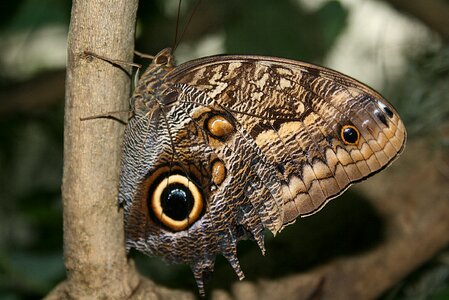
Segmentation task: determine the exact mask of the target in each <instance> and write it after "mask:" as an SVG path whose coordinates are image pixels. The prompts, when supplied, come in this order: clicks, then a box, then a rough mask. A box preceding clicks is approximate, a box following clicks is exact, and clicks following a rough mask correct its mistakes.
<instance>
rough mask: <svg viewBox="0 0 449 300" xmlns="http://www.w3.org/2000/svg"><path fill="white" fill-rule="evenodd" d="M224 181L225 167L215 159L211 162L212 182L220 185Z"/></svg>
mask: <svg viewBox="0 0 449 300" xmlns="http://www.w3.org/2000/svg"><path fill="white" fill-rule="evenodd" d="M225 179H226V167H225V165H224V163H223V162H222V161H221V160H219V159H216V160H214V161H213V162H212V181H213V182H214V183H215V185H220V184H221V183H222V182H223V181H224V180H225Z"/></svg>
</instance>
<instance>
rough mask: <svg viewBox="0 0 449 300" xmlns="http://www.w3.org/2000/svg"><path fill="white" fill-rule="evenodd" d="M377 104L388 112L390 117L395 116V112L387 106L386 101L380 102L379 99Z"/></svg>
mask: <svg viewBox="0 0 449 300" xmlns="http://www.w3.org/2000/svg"><path fill="white" fill-rule="evenodd" d="M377 104H378V105H379V107H380V108H381V109H382V110H383V111H384V112H385V113H386V114H387V116H388V117H389V118H393V116H394V113H393V112H392V111H391V109H389V108H388V106H386V105H385V104H384V103H382V102H380V101H379V100H378V101H377Z"/></svg>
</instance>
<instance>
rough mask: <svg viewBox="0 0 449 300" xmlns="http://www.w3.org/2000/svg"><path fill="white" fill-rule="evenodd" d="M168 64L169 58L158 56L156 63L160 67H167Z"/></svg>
mask: <svg viewBox="0 0 449 300" xmlns="http://www.w3.org/2000/svg"><path fill="white" fill-rule="evenodd" d="M167 62H168V57H167V56H165V55H161V56H157V57H156V58H155V63H156V64H158V65H165V64H166V63H167Z"/></svg>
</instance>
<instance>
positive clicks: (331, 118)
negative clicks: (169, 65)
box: [119, 56, 406, 294]
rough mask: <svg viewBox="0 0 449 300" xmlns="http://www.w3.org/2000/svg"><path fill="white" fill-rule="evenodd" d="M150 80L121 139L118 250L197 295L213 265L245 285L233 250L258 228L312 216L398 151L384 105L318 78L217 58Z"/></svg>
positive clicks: (332, 77)
mask: <svg viewBox="0 0 449 300" xmlns="http://www.w3.org/2000/svg"><path fill="white" fill-rule="evenodd" d="M157 60H158V57H156V59H155V61H157ZM149 78H151V79H150V80H149V81H145V80H146V77H144V78H143V79H142V82H141V83H140V84H139V86H138V88H137V91H136V93H135V95H134V103H135V107H136V108H135V113H136V115H135V116H134V117H133V118H132V119H131V120H130V122H129V124H128V126H127V129H126V132H125V142H124V151H123V157H122V173H121V184H120V190H119V199H120V201H121V203H122V204H123V207H124V210H125V220H126V222H125V223H126V225H125V230H126V234H127V248H128V249H130V248H136V249H138V250H140V251H142V252H145V253H147V254H149V255H157V256H162V257H163V258H164V259H165V260H167V261H169V262H182V263H188V264H190V265H191V267H192V269H193V272H194V275H195V278H196V280H197V283H198V286H199V289H200V293H201V294H203V293H204V287H203V282H204V280H205V278H206V277H207V275H208V273H210V272H211V271H212V270H213V264H214V260H215V256H216V255H217V254H222V255H224V256H225V257H226V258H227V259H228V261H229V262H230V263H231V265H232V266H233V268H234V269H235V271H236V273H237V274H238V276H239V277H240V278H243V273H242V271H241V269H240V266H239V264H238V259H237V255H236V244H237V242H238V241H239V240H241V239H246V238H252V239H254V240H256V242H257V243H258V245H259V247H260V248H261V250H262V252H264V246H263V230H264V228H267V229H269V230H270V231H272V232H273V233H276V232H278V231H279V230H281V229H282V228H283V227H284V226H285V225H286V224H289V223H291V222H293V221H294V220H295V219H296V217H298V216H306V215H310V214H312V213H314V212H316V211H317V210H319V209H320V208H321V207H322V206H323V205H324V204H325V203H326V202H327V201H329V200H330V199H332V198H334V197H336V196H337V195H339V194H340V193H341V192H343V191H344V190H345V189H346V188H347V187H348V186H349V185H350V184H352V183H354V182H357V181H360V180H363V179H365V178H366V177H368V176H370V175H371V174H374V173H376V172H378V171H379V170H381V169H382V168H384V167H385V166H387V165H389V164H390V163H391V162H392V161H393V160H394V159H395V158H396V157H397V156H398V154H399V153H400V152H401V151H402V149H403V147H404V143H405V137H406V133H405V128H404V125H403V123H402V122H401V120H400V118H399V116H398V115H397V113H396V111H395V110H394V109H393V108H392V107H391V105H390V104H388V103H387V102H386V101H385V100H384V99H383V98H382V97H381V96H380V95H379V94H377V93H376V92H374V91H372V90H371V89H369V88H367V87H366V86H364V85H362V84H360V83H359V82H357V81H355V80H353V79H351V78H349V77H346V76H344V75H342V74H340V73H337V72H334V71H330V70H328V69H325V68H320V67H316V66H312V65H308V64H304V63H299V62H295V61H289V60H282V59H277V58H269V57H258V56H218V57H210V58H203V59H199V60H195V61H191V62H188V63H186V64H183V65H181V66H179V67H176V68H174V69H172V70H171V69H170V70H168V72H167V73H164V74H163V75H162V76H159V75H158V76H153V75H152V76H151V77H149ZM155 82H156V83H155ZM149 99H150V100H149Z"/></svg>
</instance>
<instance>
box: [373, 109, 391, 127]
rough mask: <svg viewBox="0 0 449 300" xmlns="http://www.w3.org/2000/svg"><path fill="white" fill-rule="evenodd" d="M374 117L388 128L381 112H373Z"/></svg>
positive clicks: (376, 110)
mask: <svg viewBox="0 0 449 300" xmlns="http://www.w3.org/2000/svg"><path fill="white" fill-rule="evenodd" d="M374 115H375V116H376V117H377V119H378V120H379V121H381V122H382V123H383V124H384V125H385V126H388V122H387V118H385V115H384V114H383V112H381V111H380V110H378V109H375V110H374Z"/></svg>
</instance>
